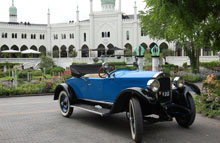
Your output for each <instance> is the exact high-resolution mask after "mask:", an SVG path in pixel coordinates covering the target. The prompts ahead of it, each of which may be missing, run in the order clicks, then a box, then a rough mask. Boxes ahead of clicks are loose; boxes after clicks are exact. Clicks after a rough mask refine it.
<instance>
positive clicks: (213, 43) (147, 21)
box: [140, 0, 220, 72]
mask: <svg viewBox="0 0 220 143" xmlns="http://www.w3.org/2000/svg"><path fill="white" fill-rule="evenodd" d="M145 2H146V10H145V11H141V12H140V14H141V16H140V17H141V20H142V23H141V26H142V29H143V30H144V32H145V33H146V34H148V35H149V36H150V37H151V38H155V39H166V40H167V41H168V42H178V43H180V44H181V45H182V47H184V49H185V50H186V52H187V55H188V56H189V58H190V61H191V67H192V70H193V72H196V71H198V69H199V55H200V49H201V48H204V46H210V47H212V48H214V47H215V48H216V49H219V48H220V47H218V45H219V31H220V26H219V21H220V14H219V13H220V12H219V11H220V7H219V4H220V0H209V1H207V0H181V1H180V0H145Z"/></svg>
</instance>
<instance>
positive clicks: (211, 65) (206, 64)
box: [200, 61, 220, 69]
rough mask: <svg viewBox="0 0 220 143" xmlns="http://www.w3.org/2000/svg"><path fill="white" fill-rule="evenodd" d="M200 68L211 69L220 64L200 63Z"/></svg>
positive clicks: (216, 62)
mask: <svg viewBox="0 0 220 143" xmlns="http://www.w3.org/2000/svg"><path fill="white" fill-rule="evenodd" d="M200 66H202V67H205V68H207V69H212V68H216V67H219V66H220V63H219V62H218V61H215V62H201V63H200Z"/></svg>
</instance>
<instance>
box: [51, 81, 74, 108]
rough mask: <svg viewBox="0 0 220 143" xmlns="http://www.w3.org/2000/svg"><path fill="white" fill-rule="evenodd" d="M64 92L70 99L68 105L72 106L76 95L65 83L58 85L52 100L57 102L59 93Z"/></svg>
mask: <svg viewBox="0 0 220 143" xmlns="http://www.w3.org/2000/svg"><path fill="white" fill-rule="evenodd" d="M63 90H64V91H65V92H66V93H67V95H68V97H69V99H70V104H73V101H74V99H76V94H75V92H74V90H73V89H72V87H71V86H69V85H68V84H66V83H62V84H60V85H58V86H57V87H56V89H55V92H54V100H58V98H59V94H60V92H61V91H63Z"/></svg>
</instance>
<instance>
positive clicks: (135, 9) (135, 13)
mask: <svg viewBox="0 0 220 143" xmlns="http://www.w3.org/2000/svg"><path fill="white" fill-rule="evenodd" d="M134 21H137V4H136V1H135V2H134Z"/></svg>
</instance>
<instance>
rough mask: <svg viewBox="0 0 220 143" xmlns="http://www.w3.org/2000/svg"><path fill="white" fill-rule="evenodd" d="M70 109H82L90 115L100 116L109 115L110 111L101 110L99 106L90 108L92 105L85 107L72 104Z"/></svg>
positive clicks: (84, 105)
mask: <svg viewBox="0 0 220 143" xmlns="http://www.w3.org/2000/svg"><path fill="white" fill-rule="evenodd" d="M71 107H74V108H78V109H82V110H85V111H88V112H91V113H95V114H98V115H100V116H107V115H109V114H110V109H107V108H103V107H102V106H100V105H95V106H92V105H87V104H74V105H71Z"/></svg>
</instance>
